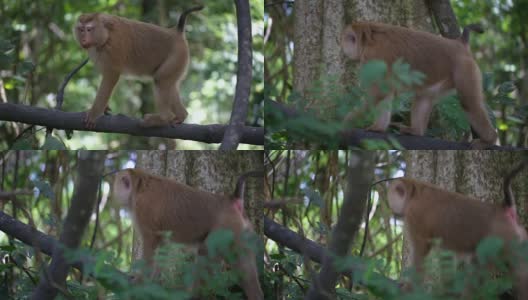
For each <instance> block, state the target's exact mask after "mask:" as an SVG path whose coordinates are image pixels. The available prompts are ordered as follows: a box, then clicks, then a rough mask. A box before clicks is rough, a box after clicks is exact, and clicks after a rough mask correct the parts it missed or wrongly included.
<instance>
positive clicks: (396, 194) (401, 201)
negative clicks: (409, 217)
mask: <svg viewBox="0 0 528 300" xmlns="http://www.w3.org/2000/svg"><path fill="white" fill-rule="evenodd" d="M408 197H409V191H408V189H407V186H406V185H405V182H403V181H401V180H397V181H395V182H393V183H392V184H391V185H390V187H389V193H388V197H387V198H388V200H389V206H390V208H391V210H392V212H393V213H394V214H395V215H397V216H403V214H404V210H405V203H406V201H407V199H408Z"/></svg>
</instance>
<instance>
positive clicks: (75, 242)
mask: <svg viewBox="0 0 528 300" xmlns="http://www.w3.org/2000/svg"><path fill="white" fill-rule="evenodd" d="M105 155H106V153H105V152H104V151H80V152H79V153H78V161H79V162H78V167H77V170H78V172H77V173H78V174H77V178H78V179H77V182H76V184H75V189H74V191H73V196H72V201H71V206H70V208H69V209H68V214H67V215H66V219H65V220H64V224H63V226H62V228H63V231H62V233H61V236H60V239H59V240H60V242H61V245H63V246H60V247H54V249H53V255H52V260H51V262H50V264H49V266H48V267H47V268H46V270H44V272H43V273H42V275H41V279H40V282H39V284H38V286H37V288H36V289H35V291H34V292H33V296H32V298H33V299H54V298H55V296H57V293H58V292H59V290H58V288H57V287H62V286H65V281H66V277H67V276H68V272H69V270H70V267H71V264H70V263H69V262H68V261H67V260H66V257H65V256H64V252H65V251H66V249H76V248H77V247H79V244H80V243H81V239H82V236H83V234H84V230H85V228H86V226H87V225H88V222H89V221H90V216H91V215H92V213H93V208H94V204H95V202H96V199H97V190H98V189H97V186H98V185H99V183H100V181H101V176H102V174H103V168H104V159H105ZM55 246H57V244H55Z"/></svg>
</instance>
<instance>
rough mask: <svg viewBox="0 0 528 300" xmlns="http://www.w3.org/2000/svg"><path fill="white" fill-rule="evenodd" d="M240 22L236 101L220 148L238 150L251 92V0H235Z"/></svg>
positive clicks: (238, 21)
mask: <svg viewBox="0 0 528 300" xmlns="http://www.w3.org/2000/svg"><path fill="white" fill-rule="evenodd" d="M235 4H236V13H237V24H238V71H237V83H236V88H235V101H234V102H233V110H232V112H231V119H230V120H229V126H228V127H227V130H226V131H225V134H224V138H223V140H222V144H221V145H220V150H236V148H237V147H238V143H239V142H240V138H241V136H242V132H243V129H244V125H245V122H246V119H247V114H248V105H249V96H250V92H251V80H252V61H253V53H252V52H251V51H252V50H251V49H252V47H251V45H252V40H251V12H250V10H249V1H247V0H235Z"/></svg>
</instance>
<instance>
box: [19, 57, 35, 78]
mask: <svg viewBox="0 0 528 300" xmlns="http://www.w3.org/2000/svg"><path fill="white" fill-rule="evenodd" d="M33 70H35V65H34V64H33V63H32V62H31V61H28V60H26V61H23V62H22V63H21V64H20V65H19V66H18V69H17V72H18V73H19V74H22V75H26V74H28V73H31V72H33Z"/></svg>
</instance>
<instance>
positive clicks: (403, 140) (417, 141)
mask: <svg viewBox="0 0 528 300" xmlns="http://www.w3.org/2000/svg"><path fill="white" fill-rule="evenodd" d="M266 109H271V110H273V111H275V112H278V113H280V114H281V115H282V118H285V119H288V120H289V121H292V119H295V118H303V113H301V112H299V111H297V110H295V109H294V108H292V107H289V106H286V105H284V104H282V103H279V102H277V101H273V100H267V101H266ZM268 124H269V122H268ZM328 138H329V139H331V138H335V139H339V145H340V148H347V147H361V144H362V142H364V141H366V140H370V141H372V140H383V141H387V142H391V139H392V140H396V141H398V143H400V145H401V146H402V147H403V148H405V149H412V150H471V149H472V148H471V143H468V142H452V141H445V140H441V139H437V138H432V137H427V136H415V135H400V134H396V133H379V132H373V131H367V130H364V129H359V128H354V129H349V130H344V131H342V132H341V133H339V136H336V137H328ZM489 149H490V150H526V149H524V148H515V147H511V146H490V148H489Z"/></svg>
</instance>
